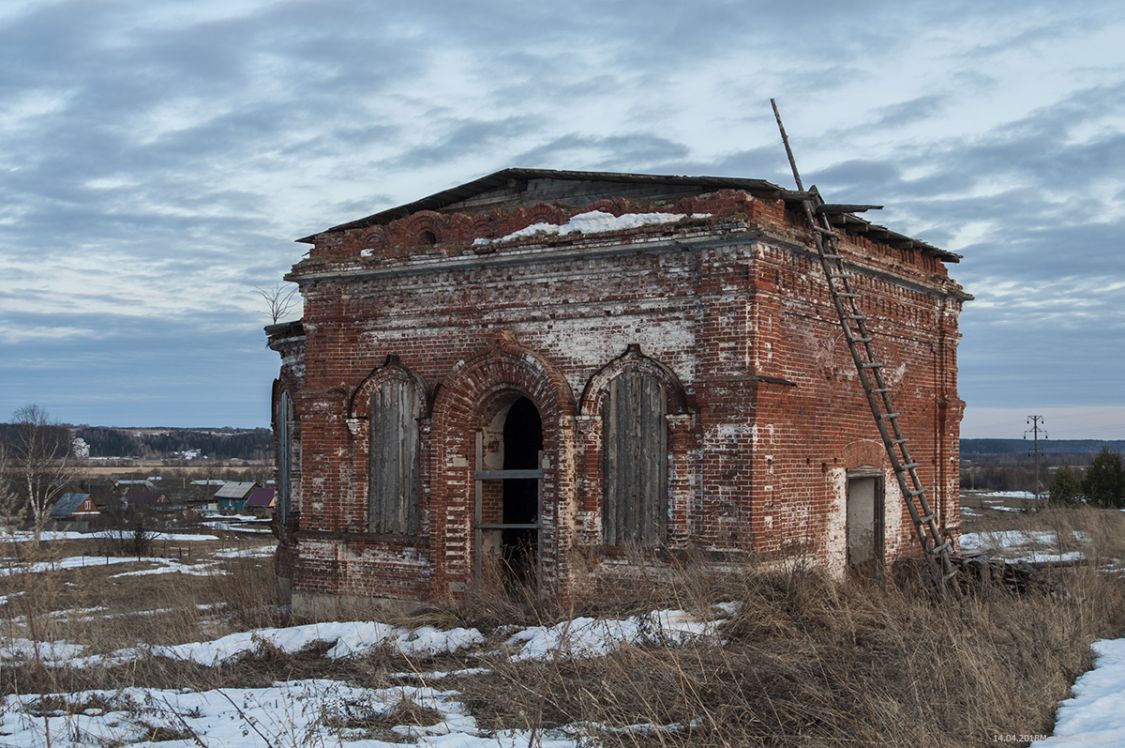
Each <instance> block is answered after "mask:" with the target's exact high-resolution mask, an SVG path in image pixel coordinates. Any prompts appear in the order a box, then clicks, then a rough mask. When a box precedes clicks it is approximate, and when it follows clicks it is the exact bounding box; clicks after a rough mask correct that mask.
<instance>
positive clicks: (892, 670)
mask: <svg viewBox="0 0 1125 748" xmlns="http://www.w3.org/2000/svg"><path fill="white" fill-rule="evenodd" d="M1060 573H1062V574H1064V575H1065V579H1060V580H1058V581H1059V582H1060V583H1061V586H1062V588H1064V589H1065V590H1066V591H1067V592H1066V594H1065V595H1058V594H1053V593H1048V592H1032V593H1027V594H1023V595H1017V594H1013V593H1012V592H1010V591H1008V590H1006V589H1003V588H1000V587H991V588H988V589H984V588H977V590H976V593H975V594H974V596H972V597H971V598H970V599H968V600H966V601H965V602H964V603H963V604H953V603H950V604H948V605H943V604H941V603H940V602H939V601H935V600H934V599H933V598H932V597H931V596H929V595H927V594H915V593H916V590H912V589H910V588H909V586H908V587H907V588H905V589H904V588H902V587H899V586H896V585H893V584H888V585H886V586H879V585H874V584H865V583H862V582H855V581H843V582H841V581H836V580H831V579H828V578H826V577H825V576H824V575H823V574H822V573H820V572H818V571H816V570H812V569H807V568H794V569H791V570H789V571H785V572H773V573H757V572H753V571H750V572H748V573H746V574H744V575H742V576H741V577H739V579H738V580H737V582H736V583H735V584H736V586H737V592H736V594H735V596H734V598H733V599H734V600H735V601H737V602H738V603H740V608H739V611H738V613H737V614H736V615H735V616H734V617H733V618H731V619H730V620H729V621H728V622H727V623H725V624H724V625H723V626H722V628H721V636H722V642H718V641H707V640H700V641H699V642H696V643H694V644H692V645H690V646H686V647H680V648H667V647H627V648H623V649H621V650H619V651H617V652H615V653H613V654H610V655H608V656H606V657H603V658H599V659H596V660H572V659H556V660H554V661H547V662H538V663H512V662H510V661H507V660H498V661H496V662H495V663H494V666H495V668H496V672H497V677H495V678H493V679H489V680H485V679H477V680H472V681H469V682H466V683H465V684H464V687H465V691H466V695H467V699H468V703H469V704H470V706H471V708H472V711H473V713H474V714H476V715H477V716H478V718H480V719H484V720H486V721H487V722H489V723H490V724H492V725H493V726H496V727H500V726H506V727H513V726H519V727H526V728H534V727H543V726H552V725H564V724H576V723H578V724H590V725H593V727H591V734H596V735H597V737H598V740H599V741H600V742H602V743H603V744H606V745H661V746H665V745H667V746H689V745H691V746H694V745H717V746H744V745H836V744H841V745H920V746H930V745H933V746H939V745H940V746H947V745H982V744H986V743H991V742H992V741H993V740H994V739H995V738H996V737H997V736H1004V735H1019V734H1028V733H1049V732H1050V728H1051V725H1052V724H1053V713H1054V707H1055V704H1056V702H1057V701H1058V700H1059V699H1061V698H1063V697H1065V695H1066V693H1067V690H1068V688H1069V686H1070V683H1071V682H1072V681H1073V679H1074V678H1075V676H1076V675H1077V674H1079V673H1081V672H1082V671H1084V670H1085V669H1087V668H1088V667H1089V665H1090V653H1089V647H1088V645H1089V644H1090V642H1091V641H1092V640H1094V639H1095V638H1098V637H1100V636H1109V635H1115V634H1119V633H1120V632H1121V630H1122V627H1125V594H1123V591H1122V585H1121V584H1120V583H1119V582H1116V581H1115V580H1111V579H1107V578H1106V577H1105V576H1104V575H1099V574H1097V573H1096V572H1095V571H1093V570H1091V569H1077V570H1067V571H1065V572H1060ZM636 724H650V725H657V726H660V725H665V726H668V725H672V726H675V729H668V730H651V729H650V730H647V731H637V730H627V731H614V730H612V729H611V730H606V729H604V728H605V727H606V726H608V727H610V728H613V727H618V728H619V727H623V726H628V725H636Z"/></svg>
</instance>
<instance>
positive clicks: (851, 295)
mask: <svg viewBox="0 0 1125 748" xmlns="http://www.w3.org/2000/svg"><path fill="white" fill-rule="evenodd" d="M836 295H837V296H847V297H848V298H849V299H854V298H855V297H856V296H857V294H855V293H852V292H851V291H837V292H836Z"/></svg>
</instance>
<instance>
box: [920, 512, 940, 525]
mask: <svg viewBox="0 0 1125 748" xmlns="http://www.w3.org/2000/svg"><path fill="white" fill-rule="evenodd" d="M935 516H936V515H934V514H933V513H930V514H927V515H926V516H925V517H919V518H918V524H920V525H928V524H930V521H931V520H933V519H934V517H935Z"/></svg>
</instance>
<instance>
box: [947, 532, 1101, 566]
mask: <svg viewBox="0 0 1125 748" xmlns="http://www.w3.org/2000/svg"><path fill="white" fill-rule="evenodd" d="M1058 540H1059V537H1058V535H1057V533H1055V532H1054V531H1052V530H1035V531H1023V530H998V531H996V532H967V533H965V534H964V535H962V536H961V550H963V551H966V552H969V553H983V554H986V555H992V556H995V557H998V558H1003V559H1004V560H1006V561H1022V562H1025V563H1029V564H1045V563H1056V564H1057V563H1075V562H1078V561H1082V560H1083V559H1085V558H1086V554H1085V553H1083V552H1082V551H1077V550H1075V551H1059V550H1058V547H1059V543H1058ZM1071 540H1072V542H1074V543H1088V542H1089V541H1090V536H1089V535H1087V534H1086V533H1084V532H1079V531H1074V532H1072V533H1071ZM1029 546H1032V548H1029ZM1033 546H1042V548H1034V547H1033Z"/></svg>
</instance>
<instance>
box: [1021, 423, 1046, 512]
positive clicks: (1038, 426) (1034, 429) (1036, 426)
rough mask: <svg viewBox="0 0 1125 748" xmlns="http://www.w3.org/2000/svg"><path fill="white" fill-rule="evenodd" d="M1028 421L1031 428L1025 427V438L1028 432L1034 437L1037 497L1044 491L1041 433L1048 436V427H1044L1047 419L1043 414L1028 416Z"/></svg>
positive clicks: (1033, 450)
mask: <svg viewBox="0 0 1125 748" xmlns="http://www.w3.org/2000/svg"><path fill="white" fill-rule="evenodd" d="M1027 422H1028V424H1030V426H1031V428H1029V429H1024V432H1023V438H1024V439H1026V438H1027V435H1028V433H1030V434H1031V437H1032V454H1033V455H1034V456H1035V498H1039V496H1040V495H1041V494H1042V493H1043V484H1042V482H1040V480H1039V433H1040V432H1042V433H1043V438H1044V439H1046V438H1047V429H1045V428H1043V424H1044V423H1045V422H1046V419H1044V418H1043V416H1028V417H1027Z"/></svg>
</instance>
